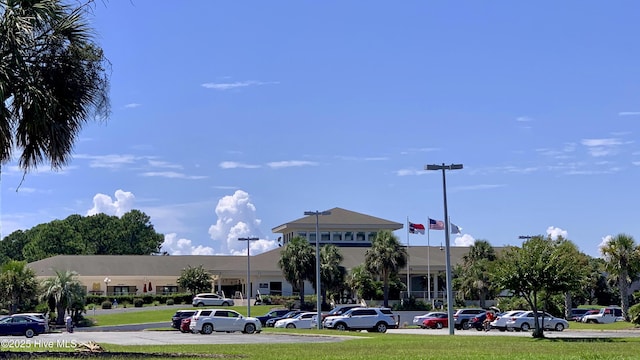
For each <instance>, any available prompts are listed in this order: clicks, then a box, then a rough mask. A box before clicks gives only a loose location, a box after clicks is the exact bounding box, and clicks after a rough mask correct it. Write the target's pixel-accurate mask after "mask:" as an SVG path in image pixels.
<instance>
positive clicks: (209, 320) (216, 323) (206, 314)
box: [189, 309, 262, 334]
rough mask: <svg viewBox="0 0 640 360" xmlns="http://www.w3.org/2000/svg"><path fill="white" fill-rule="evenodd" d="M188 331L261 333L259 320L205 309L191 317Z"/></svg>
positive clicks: (221, 310)
mask: <svg viewBox="0 0 640 360" xmlns="http://www.w3.org/2000/svg"><path fill="white" fill-rule="evenodd" d="M189 330H190V331H191V332H193V333H201V334H211V333H213V332H214V331H218V332H220V331H226V332H234V331H241V332H243V333H245V334H253V333H259V332H260V331H262V324H260V320H258V319H256V318H254V317H244V316H242V315H240V313H238V312H237V311H234V310H226V309H206V310H198V311H197V312H196V313H195V314H194V315H193V316H192V317H191V323H190V324H189Z"/></svg>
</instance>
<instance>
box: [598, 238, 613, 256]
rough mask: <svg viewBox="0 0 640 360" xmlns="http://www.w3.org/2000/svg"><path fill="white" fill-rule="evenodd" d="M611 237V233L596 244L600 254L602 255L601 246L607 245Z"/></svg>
mask: <svg viewBox="0 0 640 360" xmlns="http://www.w3.org/2000/svg"><path fill="white" fill-rule="evenodd" d="M612 239H613V236H611V235H607V236H605V237H603V238H602V241H601V242H600V244H598V252H599V253H600V255H602V248H603V247H605V246H606V245H608V244H609V241H611V240H612Z"/></svg>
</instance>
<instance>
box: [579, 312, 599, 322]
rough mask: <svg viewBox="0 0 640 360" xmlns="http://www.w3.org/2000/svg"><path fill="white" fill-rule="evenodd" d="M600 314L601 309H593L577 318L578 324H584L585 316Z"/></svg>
mask: <svg viewBox="0 0 640 360" xmlns="http://www.w3.org/2000/svg"><path fill="white" fill-rule="evenodd" d="M599 312H600V309H591V310H589V311H587V312H586V313H584V314H583V315H582V316H578V317H576V321H577V322H582V319H584V317H585V316H587V315H593V314H597V313H599Z"/></svg>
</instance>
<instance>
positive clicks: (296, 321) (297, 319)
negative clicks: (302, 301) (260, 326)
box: [273, 312, 318, 329]
mask: <svg viewBox="0 0 640 360" xmlns="http://www.w3.org/2000/svg"><path fill="white" fill-rule="evenodd" d="M317 315H318V314H317V313H314V312H302V313H300V314H298V315H296V316H294V317H290V318H286V319H281V320H278V321H276V323H275V325H274V326H273V327H276V328H287V329H296V328H297V329H311V318H312V317H314V316H317Z"/></svg>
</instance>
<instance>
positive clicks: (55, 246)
mask: <svg viewBox="0 0 640 360" xmlns="http://www.w3.org/2000/svg"><path fill="white" fill-rule="evenodd" d="M29 236H30V238H31V240H30V241H29V243H27V244H26V245H25V246H24V249H23V250H22V253H23V254H24V258H25V260H26V261H28V262H33V261H37V260H40V259H44V258H48V257H51V256H55V255H59V254H64V255H80V254H82V253H83V251H84V248H85V245H84V241H83V240H82V235H81V234H79V233H77V232H76V231H75V230H74V229H73V228H72V227H70V226H69V225H68V224H67V223H65V222H64V221H62V220H54V221H52V222H50V223H46V224H40V225H37V226H36V227H34V228H32V229H30V230H29Z"/></svg>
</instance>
